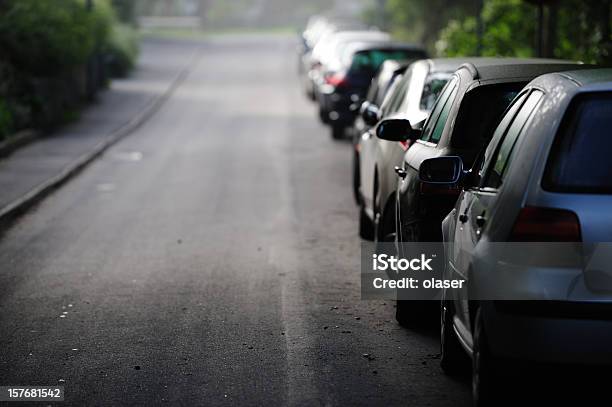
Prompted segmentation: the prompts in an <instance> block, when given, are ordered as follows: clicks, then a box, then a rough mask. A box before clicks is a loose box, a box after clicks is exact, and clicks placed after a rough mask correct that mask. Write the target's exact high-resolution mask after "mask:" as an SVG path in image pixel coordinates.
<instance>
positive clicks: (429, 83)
mask: <svg viewBox="0 0 612 407" xmlns="http://www.w3.org/2000/svg"><path fill="white" fill-rule="evenodd" d="M449 79H450V74H448V73H446V72H437V73H433V74H430V75H429V76H427V78H426V79H425V85H424V86H423V92H422V94H421V100H420V102H419V108H420V109H421V110H424V111H426V112H428V111H430V110H431V108H432V107H433V105H434V103H435V102H436V99H437V98H438V96H440V92H442V89H444V85H446V83H447V82H448V80H449Z"/></svg>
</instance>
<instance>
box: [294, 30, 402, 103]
mask: <svg viewBox="0 0 612 407" xmlns="http://www.w3.org/2000/svg"><path fill="white" fill-rule="evenodd" d="M348 27H350V26H349V25H348V23H344V24H342V25H330V27H328V29H327V30H326V31H325V32H324V34H322V35H321V38H319V39H318V41H317V43H316V45H314V47H313V49H312V51H311V52H309V53H307V54H306V55H305V56H304V57H303V58H302V60H303V65H304V68H303V70H304V73H305V74H304V75H303V77H302V81H303V86H304V89H305V91H306V93H307V95H308V96H309V97H311V99H313V100H315V101H316V100H317V98H316V91H317V84H318V83H320V80H319V79H320V78H321V77H322V75H323V73H324V72H325V71H327V69H328V68H329V64H330V63H333V62H334V58H337V55H338V54H340V53H341V52H342V51H343V49H344V47H345V46H346V45H347V44H349V43H351V42H353V41H361V42H368V43H369V42H385V41H389V40H390V38H391V35H390V34H389V33H386V32H382V31H379V30H377V29H372V30H366V29H357V30H351V29H350V28H348Z"/></svg>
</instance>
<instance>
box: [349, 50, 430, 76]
mask: <svg viewBox="0 0 612 407" xmlns="http://www.w3.org/2000/svg"><path fill="white" fill-rule="evenodd" d="M423 55H424V54H423V52H422V51H413V50H404V49H372V50H367V51H359V52H356V53H355V54H354V55H353V58H352V60H351V63H350V71H351V72H375V71H376V70H377V69H378V68H379V67H380V66H381V65H382V63H383V62H385V61H386V60H388V59H393V60H396V61H401V60H405V59H406V60H415V59H420V58H422V57H423Z"/></svg>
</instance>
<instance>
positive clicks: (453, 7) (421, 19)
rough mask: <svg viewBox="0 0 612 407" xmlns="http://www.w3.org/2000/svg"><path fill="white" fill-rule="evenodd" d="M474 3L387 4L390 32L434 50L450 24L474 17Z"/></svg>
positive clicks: (425, 0) (393, 0)
mask: <svg viewBox="0 0 612 407" xmlns="http://www.w3.org/2000/svg"><path fill="white" fill-rule="evenodd" d="M475 3H476V2H475V1H474V0H452V1H451V0H387V3H386V8H387V15H388V16H389V18H390V22H389V25H390V28H391V30H392V31H393V32H394V33H395V34H396V36H397V37H399V38H401V39H403V40H407V41H410V42H418V43H422V44H424V45H426V46H427V47H428V48H430V49H431V48H433V45H434V43H435V41H436V40H437V38H438V33H439V31H440V30H441V29H442V28H444V27H445V26H446V25H447V24H448V22H449V21H450V20H461V19H463V18H465V17H466V16H468V15H472V14H473V13H474V5H475Z"/></svg>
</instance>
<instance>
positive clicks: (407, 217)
mask: <svg viewBox="0 0 612 407" xmlns="http://www.w3.org/2000/svg"><path fill="white" fill-rule="evenodd" d="M458 88H459V84H458V79H457V77H454V78H453V79H451V80H450V81H449V83H448V84H447V85H446V88H445V89H444V90H443V91H442V93H441V95H440V98H439V99H438V101H437V102H436V105H435V106H434V108H433V111H432V113H431V116H430V117H429V119H428V120H427V122H426V123H425V127H424V129H423V134H422V136H421V138H420V139H419V140H417V142H416V143H414V144H413V145H412V146H411V147H410V148H409V149H408V151H407V152H406V155H405V156H404V171H405V172H406V175H405V176H404V177H403V178H400V180H399V185H398V199H399V202H398V205H397V208H398V213H397V215H398V218H397V219H398V220H399V225H398V228H399V230H398V232H399V233H400V234H399V235H398V237H399V238H400V240H401V241H404V242H411V241H418V240H419V239H418V236H415V235H414V231H413V229H412V227H411V224H412V222H413V220H414V219H416V218H418V214H417V212H418V208H417V207H416V205H415V204H414V195H415V194H418V193H419V190H418V185H417V184H418V180H419V177H418V171H419V166H420V163H421V162H422V161H423V160H424V159H426V158H431V157H434V156H435V155H436V153H437V151H436V146H437V144H438V141H440V138H441V136H442V133H443V130H444V128H445V126H446V123H447V122H448V118H449V113H450V110H451V108H452V106H453V103H454V101H455V98H456V96H457V93H458Z"/></svg>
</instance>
